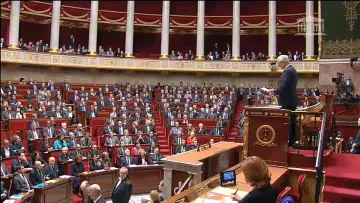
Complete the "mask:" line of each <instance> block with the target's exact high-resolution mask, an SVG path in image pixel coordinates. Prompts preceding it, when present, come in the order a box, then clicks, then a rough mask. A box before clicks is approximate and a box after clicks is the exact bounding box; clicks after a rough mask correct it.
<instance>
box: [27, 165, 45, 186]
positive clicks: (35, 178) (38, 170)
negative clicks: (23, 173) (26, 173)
mask: <svg viewBox="0 0 360 203" xmlns="http://www.w3.org/2000/svg"><path fill="white" fill-rule="evenodd" d="M30 182H31V184H32V185H38V184H40V183H44V182H45V178H44V174H43V172H42V165H41V162H40V161H35V164H34V170H32V171H31V173H30Z"/></svg>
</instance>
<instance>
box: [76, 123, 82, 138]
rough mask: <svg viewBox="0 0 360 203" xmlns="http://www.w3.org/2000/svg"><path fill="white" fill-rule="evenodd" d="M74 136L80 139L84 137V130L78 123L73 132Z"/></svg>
mask: <svg viewBox="0 0 360 203" xmlns="http://www.w3.org/2000/svg"><path fill="white" fill-rule="evenodd" d="M74 134H75V136H76V137H82V136H84V135H85V130H84V129H83V127H82V124H81V123H79V124H77V125H76V129H75V130H74Z"/></svg>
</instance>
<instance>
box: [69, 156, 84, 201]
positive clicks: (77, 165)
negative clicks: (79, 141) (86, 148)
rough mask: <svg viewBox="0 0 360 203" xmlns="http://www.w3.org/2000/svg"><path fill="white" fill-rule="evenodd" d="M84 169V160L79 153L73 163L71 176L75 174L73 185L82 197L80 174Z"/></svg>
mask: <svg viewBox="0 0 360 203" xmlns="http://www.w3.org/2000/svg"><path fill="white" fill-rule="evenodd" d="M84 171H85V169H84V164H83V162H82V157H81V156H80V155H77V156H76V157H75V161H74V162H73V163H72V164H71V176H75V179H74V181H73V187H74V190H75V192H76V193H77V194H78V196H79V197H81V192H80V175H79V174H80V173H83V172H84Z"/></svg>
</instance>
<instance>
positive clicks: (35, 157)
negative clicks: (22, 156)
mask: <svg viewBox="0 0 360 203" xmlns="http://www.w3.org/2000/svg"><path fill="white" fill-rule="evenodd" d="M36 161H40V163H41V164H45V163H46V162H45V161H44V159H43V158H42V157H41V156H40V153H39V152H37V151H34V152H33V153H32V155H31V159H30V165H31V166H35V162H36Z"/></svg>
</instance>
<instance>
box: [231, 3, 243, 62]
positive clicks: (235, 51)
mask: <svg viewBox="0 0 360 203" xmlns="http://www.w3.org/2000/svg"><path fill="white" fill-rule="evenodd" d="M232 24H233V27H232V57H231V60H241V57H240V1H233V22H232Z"/></svg>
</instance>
